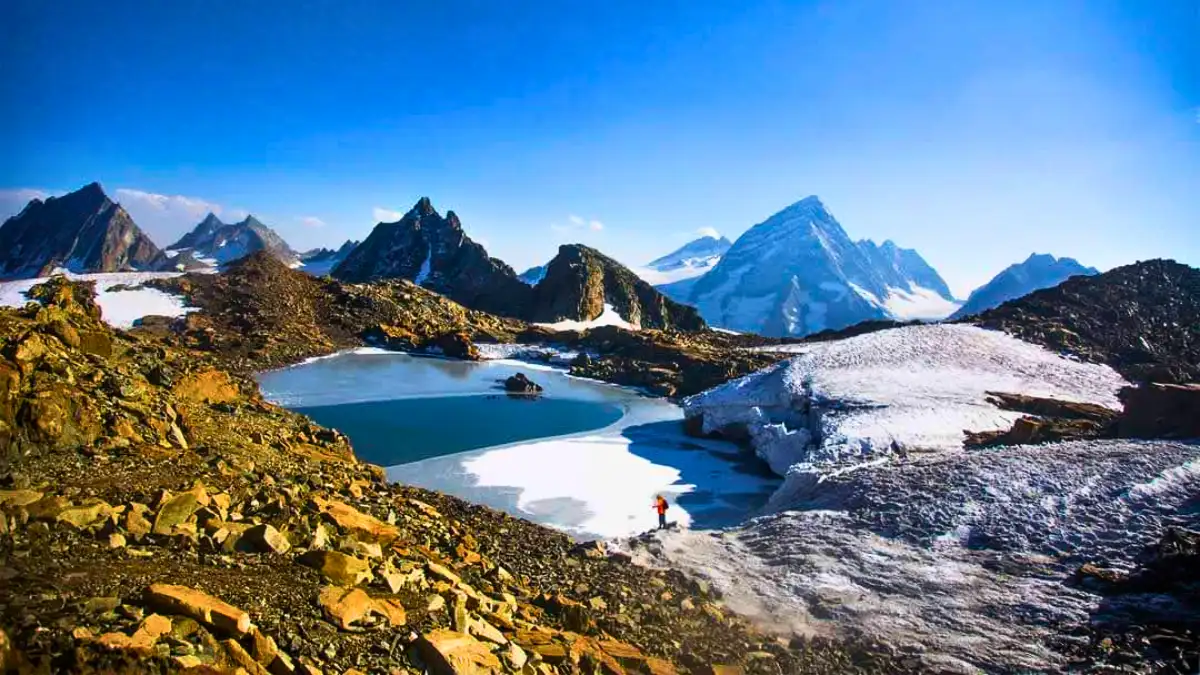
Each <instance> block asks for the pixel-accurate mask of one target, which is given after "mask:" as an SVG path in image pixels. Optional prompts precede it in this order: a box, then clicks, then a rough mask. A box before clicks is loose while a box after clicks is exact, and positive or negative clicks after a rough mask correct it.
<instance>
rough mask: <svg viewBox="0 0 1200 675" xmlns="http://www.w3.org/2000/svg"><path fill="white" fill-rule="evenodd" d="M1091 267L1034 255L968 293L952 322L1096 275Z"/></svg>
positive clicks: (1067, 260) (1074, 261)
mask: <svg viewBox="0 0 1200 675" xmlns="http://www.w3.org/2000/svg"><path fill="white" fill-rule="evenodd" d="M1099 273H1100V272H1099V270H1097V269H1096V268H1094V267H1084V266H1083V265H1081V264H1079V262H1078V261H1076V260H1075V259H1073V258H1055V257H1054V256H1052V255H1046V254H1042V255H1039V254H1037V253H1035V254H1033V255H1031V256H1029V257H1028V258H1027V259H1026V260H1025V262H1022V263H1019V264H1016V265H1010V266H1008V267H1007V268H1005V269H1004V271H1002V272H1001V273H1000V274H997V275H996V276H995V277H994V278H992V280H991V281H989V282H987V283H986V284H984V285H983V286H980V287H979V288H977V289H975V290H974V291H972V292H971V296H970V297H969V298H967V301H966V302H965V303H964V304H963V306H962V307H960V308H959V309H958V311H956V312H955V313H954V315H953V317H952V318H955V319H957V318H960V317H964V316H971V315H972V314H978V313H980V312H982V311H984V310H988V309H991V308H993V307H999V306H1000V305H1002V304H1004V303H1006V302H1008V301H1009V300H1015V299H1017V298H1020V297H1023V296H1026V295H1029V294H1030V293H1032V292H1034V291H1040V290H1041V289H1043V288H1051V287H1054V286H1057V285H1059V284H1061V283H1062V282H1064V281H1066V280H1067V279H1069V278H1071V277H1073V276H1082V275H1087V276H1090V275H1094V274H1099Z"/></svg>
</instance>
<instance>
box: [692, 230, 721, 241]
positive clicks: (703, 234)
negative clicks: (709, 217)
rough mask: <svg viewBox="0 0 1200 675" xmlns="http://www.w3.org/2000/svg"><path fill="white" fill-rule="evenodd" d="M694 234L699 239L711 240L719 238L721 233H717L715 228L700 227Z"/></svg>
mask: <svg viewBox="0 0 1200 675" xmlns="http://www.w3.org/2000/svg"><path fill="white" fill-rule="evenodd" d="M696 234H698V235H700V236H701V237H712V238H713V239H720V238H721V233H720V232H717V228H715V227H702V228H700V229H698V230H696Z"/></svg>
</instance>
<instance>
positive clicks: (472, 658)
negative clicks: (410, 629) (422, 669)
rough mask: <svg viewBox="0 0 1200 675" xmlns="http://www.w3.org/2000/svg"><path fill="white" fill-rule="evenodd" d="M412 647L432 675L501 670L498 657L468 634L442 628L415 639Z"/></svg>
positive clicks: (470, 674)
mask: <svg viewBox="0 0 1200 675" xmlns="http://www.w3.org/2000/svg"><path fill="white" fill-rule="evenodd" d="M416 649H417V651H418V653H419V654H420V655H421V660H422V661H424V662H425V665H426V666H427V667H428V668H429V672H430V673H432V675H490V674H491V673H499V672H502V671H501V665H500V659H498V658H496V655H495V654H493V653H492V652H491V650H490V649H488V647H487V645H485V644H483V643H482V642H480V641H478V640H476V639H475V638H473V637H471V636H470V635H465V634H463V633H459V632H458V631H453V630H447V629H444V628H441V629H437V630H433V631H430V632H428V633H425V634H424V635H422V636H421V637H420V638H418V639H417V642H416Z"/></svg>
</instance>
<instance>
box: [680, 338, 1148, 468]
mask: <svg viewBox="0 0 1200 675" xmlns="http://www.w3.org/2000/svg"><path fill="white" fill-rule="evenodd" d="M796 348H797V349H802V350H803V351H802V352H801V353H800V355H799V356H796V357H794V358H792V359H791V360H789V361H785V362H782V363H780V364H778V365H776V366H773V367H770V368H767V369H765V370H762V371H759V372H757V373H753V374H751V375H748V376H746V377H743V378H740V379H737V380H733V381H731V382H728V383H726V384H724V385H721V386H719V387H716V388H714V389H711V390H709V391H706V392H703V393H701V394H697V395H695V396H692V397H690V398H688V399H685V400H684V402H683V405H684V410H685V412H686V414H687V415H688V416H689V417H693V416H697V415H700V416H702V418H703V428H704V431H705V432H716V431H722V430H726V431H728V430H730V429H731V428H732V429H733V430H736V431H740V430H744V431H745V433H746V434H747V435H748V437H749V441H750V444H751V446H752V447H753V448H754V449H755V452H756V453H757V454H758V455H759V456H760V457H762V458H763V459H764V460H765V461H766V462H767V463H768V464H770V465H771V468H772V470H774V471H775V472H777V473H779V474H780V475H783V476H787V475H788V474H789V473H796V472H798V471H803V470H806V469H807V468H809V467H812V466H822V465H833V464H847V463H849V464H853V463H857V462H862V461H867V460H870V459H872V458H874V457H876V456H879V455H880V454H886V453H888V452H889V451H890V448H891V445H892V442H893V441H895V442H896V443H898V444H899V445H900V446H901V447H903V448H904V449H906V450H909V451H913V452H924V451H933V452H944V451H953V450H958V449H960V448H961V447H962V441H963V438H964V431H966V430H970V431H982V430H987V429H998V428H1004V427H1007V426H1008V425H1010V424H1011V423H1012V422H1013V421H1014V420H1015V419H1016V418H1017V417H1019V415H1018V414H1017V413H1012V412H1007V411H1002V410H999V409H998V408H996V407H994V406H992V405H991V404H989V403H987V401H986V400H985V392H987V391H1004V392H1013V393H1023V394H1031V395H1035V396H1045V397H1055V398H1061V399H1065V400H1072V401H1083V402H1088V403H1097V404H1100V405H1104V406H1108V407H1111V408H1117V407H1119V405H1120V404H1119V402H1118V401H1117V398H1116V393H1117V391H1118V390H1119V389H1120V388H1121V387H1122V386H1124V385H1126V384H1127V382H1126V381H1125V380H1124V379H1123V378H1122V377H1121V376H1120V375H1118V374H1117V373H1116V372H1115V371H1114V370H1112V369H1111V368H1109V367H1107V366H1102V365H1095V364H1086V363H1079V362H1077V361H1073V360H1070V359H1066V358H1063V357H1061V356H1059V355H1057V354H1054V353H1052V352H1050V351H1048V350H1046V349H1043V348H1042V347H1039V346H1036V345H1032V344H1029V343H1026V342H1022V341H1020V340H1018V339H1016V338H1013V337H1010V336H1008V335H1005V334H1003V333H1000V332H996V331H989V330H984V329H982V328H977V327H974V326H964V325H928V326H907V327H903V328H896V329H890V330H884V331H878V332H875V333H869V334H866V335H860V336H857V337H852V338H848V339H844V340H837V341H832V342H825V343H814V344H807V345H798V346H796Z"/></svg>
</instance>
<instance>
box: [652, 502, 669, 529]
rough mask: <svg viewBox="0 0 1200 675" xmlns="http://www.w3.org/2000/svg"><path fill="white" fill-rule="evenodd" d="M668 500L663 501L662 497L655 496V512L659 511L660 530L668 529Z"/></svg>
mask: <svg viewBox="0 0 1200 675" xmlns="http://www.w3.org/2000/svg"><path fill="white" fill-rule="evenodd" d="M669 508H670V507H669V506H667V500H665V499H663V496H662V495H655V496H654V510H655V511H658V529H660V530H662V529H666V527H667V509H669Z"/></svg>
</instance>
